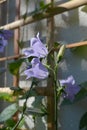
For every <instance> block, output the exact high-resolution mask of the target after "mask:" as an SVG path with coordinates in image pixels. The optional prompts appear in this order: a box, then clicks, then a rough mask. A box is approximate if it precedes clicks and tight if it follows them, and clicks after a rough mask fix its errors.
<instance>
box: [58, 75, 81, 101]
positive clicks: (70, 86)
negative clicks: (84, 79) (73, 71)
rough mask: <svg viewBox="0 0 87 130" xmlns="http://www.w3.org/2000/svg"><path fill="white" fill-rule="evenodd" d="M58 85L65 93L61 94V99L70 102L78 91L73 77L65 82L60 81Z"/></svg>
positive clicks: (78, 88)
mask: <svg viewBox="0 0 87 130" xmlns="http://www.w3.org/2000/svg"><path fill="white" fill-rule="evenodd" d="M60 85H61V86H63V87H64V91H65V93H64V94H63V97H64V98H67V99H69V100H70V101H73V100H74V98H75V95H76V94H77V93H78V92H79V91H80V87H79V86H77V85H76V83H75V80H74V78H73V76H69V77H68V78H67V79H65V80H60Z"/></svg>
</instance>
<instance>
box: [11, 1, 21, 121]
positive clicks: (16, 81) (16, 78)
mask: <svg viewBox="0 0 87 130" xmlns="http://www.w3.org/2000/svg"><path fill="white" fill-rule="evenodd" d="M15 2H16V3H15V8H16V16H15V20H18V19H20V0H15ZM19 37H20V29H19V28H17V29H15V31H14V55H18V54H19V47H18V39H19ZM14 60H17V58H14ZM18 85H19V73H18V75H17V76H13V86H15V87H17V86H18ZM13 119H14V121H16V122H17V121H18V112H17V113H16V114H15V115H14V116H13Z"/></svg>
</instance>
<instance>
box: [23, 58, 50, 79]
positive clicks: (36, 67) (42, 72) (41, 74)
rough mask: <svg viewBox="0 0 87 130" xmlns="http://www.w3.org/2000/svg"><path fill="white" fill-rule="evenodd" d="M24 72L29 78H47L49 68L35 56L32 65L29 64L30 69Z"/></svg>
mask: <svg viewBox="0 0 87 130" xmlns="http://www.w3.org/2000/svg"><path fill="white" fill-rule="evenodd" d="M24 73H25V75H27V79H29V78H31V77H34V78H38V79H45V78H47V77H48V70H47V69H46V68H45V66H44V65H43V64H42V63H41V62H40V60H39V58H33V59H32V61H31V66H29V67H28V69H27V70H25V71H24Z"/></svg>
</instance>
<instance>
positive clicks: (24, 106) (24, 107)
mask: <svg viewBox="0 0 87 130" xmlns="http://www.w3.org/2000/svg"><path fill="white" fill-rule="evenodd" d="M32 87H33V81H32V84H31V87H30V89H29V91H28V94H27V96H26V100H25V102H24V105H23V111H22V115H21V118H20V120H19V121H18V122H17V123H16V125H15V126H14V127H13V128H12V130H16V128H17V127H18V126H19V124H20V122H21V120H22V119H23V117H24V113H25V111H26V105H27V100H28V98H29V94H30V91H31V89H32Z"/></svg>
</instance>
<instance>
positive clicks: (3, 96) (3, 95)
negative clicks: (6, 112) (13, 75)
mask: <svg viewBox="0 0 87 130" xmlns="http://www.w3.org/2000/svg"><path fill="white" fill-rule="evenodd" d="M0 100H6V101H9V102H12V101H13V98H12V95H11V94H9V93H0Z"/></svg>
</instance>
